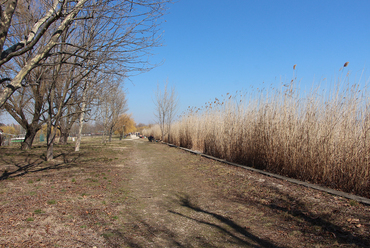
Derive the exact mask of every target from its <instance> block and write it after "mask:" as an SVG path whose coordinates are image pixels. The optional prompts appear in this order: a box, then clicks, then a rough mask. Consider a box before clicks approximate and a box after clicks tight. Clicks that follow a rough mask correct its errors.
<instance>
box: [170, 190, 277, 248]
mask: <svg viewBox="0 0 370 248" xmlns="http://www.w3.org/2000/svg"><path fill="white" fill-rule="evenodd" d="M179 201H180V205H181V206H183V207H186V208H188V209H191V210H193V211H195V212H198V213H203V214H206V215H209V216H211V217H213V218H214V219H216V220H217V221H219V222H221V223H222V224H224V225H226V228H225V227H222V226H221V225H219V224H215V223H211V222H209V221H205V220H201V219H197V218H193V217H190V216H186V215H184V214H182V213H179V212H176V211H172V210H169V212H170V213H173V214H177V215H179V216H182V217H184V218H187V219H190V220H193V221H196V222H198V223H200V224H204V225H208V226H210V227H212V228H215V229H217V230H218V231H219V232H221V233H224V234H225V235H226V236H228V237H230V238H232V239H234V240H235V244H236V245H243V246H246V247H248V246H249V247H273V248H279V247H280V246H278V245H275V244H273V243H271V242H270V241H267V240H264V239H261V238H259V237H257V236H255V235H254V234H252V233H250V232H248V231H247V230H248V229H246V228H243V227H242V226H240V225H238V224H237V223H235V222H234V221H232V220H230V219H228V218H226V217H224V216H222V215H220V214H216V213H212V212H210V211H207V210H204V209H202V208H200V207H199V206H197V205H196V204H194V203H192V202H191V201H190V199H189V196H187V195H184V196H180V199H179ZM227 227H229V228H227ZM230 228H231V229H232V231H229V230H227V229H230Z"/></svg>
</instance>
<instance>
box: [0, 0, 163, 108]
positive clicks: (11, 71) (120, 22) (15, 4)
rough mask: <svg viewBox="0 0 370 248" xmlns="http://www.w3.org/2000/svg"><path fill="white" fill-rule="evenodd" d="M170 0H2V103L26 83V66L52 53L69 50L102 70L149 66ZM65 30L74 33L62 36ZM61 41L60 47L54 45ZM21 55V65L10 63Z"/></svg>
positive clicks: (28, 68) (79, 61) (35, 64)
mask: <svg viewBox="0 0 370 248" xmlns="http://www.w3.org/2000/svg"><path fill="white" fill-rule="evenodd" d="M169 1H170V0H146V1H142V0H131V1H116V0H100V1H94V0H62V1H61V0H34V1H27V0H7V1H4V0H2V1H1V2H0V18H1V20H0V83H1V85H2V89H1V91H0V107H1V106H2V105H3V104H4V103H5V102H6V101H7V99H9V97H10V96H11V95H12V94H13V93H14V92H15V91H16V90H18V89H20V88H22V87H24V86H26V82H24V79H25V77H26V75H27V74H28V73H29V72H30V71H32V70H33V69H34V68H36V67H38V66H41V65H44V66H45V65H48V64H50V61H45V60H46V59H48V58H49V57H52V56H57V55H60V54H63V55H69V56H70V57H75V58H78V59H76V60H75V61H74V63H77V64H81V65H82V64H85V66H87V67H91V66H93V65H94V64H95V63H100V65H101V66H100V70H104V72H105V73H111V74H118V73H119V74H121V76H122V75H123V76H128V74H130V72H133V71H145V70H148V69H150V68H151V66H149V64H148V63H147V62H148V61H147V58H148V54H150V49H151V48H152V47H155V46H159V45H161V41H160V36H161V35H160V32H159V24H160V21H159V19H160V17H161V16H162V15H163V14H164V13H165V5H166V3H168V2H169ZM66 32H70V33H73V35H72V36H70V38H69V39H64V40H63V39H62V36H63V35H64V34H66ZM18 34H21V35H18ZM91 38H93V39H91ZM81 40H84V42H82V43H81ZM41 43H42V45H40V44H41ZM61 44H63V49H56V50H53V48H55V46H58V45H61ZM81 51H83V52H81ZM25 55H26V57H27V58H26V60H25V63H24V65H22V66H21V67H14V66H12V63H13V61H14V60H15V59H16V58H18V57H20V56H25ZM102 55H103V56H102ZM102 60H103V61H102ZM59 62H60V61H59ZM102 62H103V63H102ZM63 63H72V62H71V61H70V60H66V61H63Z"/></svg>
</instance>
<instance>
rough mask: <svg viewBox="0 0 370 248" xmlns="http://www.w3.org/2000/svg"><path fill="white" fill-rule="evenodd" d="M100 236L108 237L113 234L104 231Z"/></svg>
mask: <svg viewBox="0 0 370 248" xmlns="http://www.w3.org/2000/svg"><path fill="white" fill-rule="evenodd" d="M101 236H103V237H104V238H110V237H113V236H114V233H111V232H106V233H103V234H102V235H101Z"/></svg>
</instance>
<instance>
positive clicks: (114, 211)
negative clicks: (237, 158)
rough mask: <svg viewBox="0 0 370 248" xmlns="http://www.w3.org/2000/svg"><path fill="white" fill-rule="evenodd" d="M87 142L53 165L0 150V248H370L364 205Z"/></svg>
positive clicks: (144, 149) (142, 143) (206, 163)
mask: <svg viewBox="0 0 370 248" xmlns="http://www.w3.org/2000/svg"><path fill="white" fill-rule="evenodd" d="M87 141H89V142H90V143H87ZM87 141H85V143H84V145H83V146H82V149H81V152H80V153H74V152H72V151H73V146H72V145H71V147H68V146H67V147H57V154H58V155H57V159H55V161H53V162H52V163H50V162H45V161H43V160H42V159H40V158H41V157H42V156H43V155H42V154H43V153H44V152H45V149H44V147H42V146H40V147H39V148H34V149H33V150H31V151H27V152H23V151H20V150H16V149H11V148H1V151H0V155H1V156H0V172H1V171H3V172H2V175H1V176H0V179H1V180H0V196H1V197H0V207H1V208H0V217H1V219H0V247H90V248H92V247H96V248H104V247H294V248H295V247H370V207H369V206H364V205H362V204H359V203H357V202H355V201H351V200H346V199H343V198H340V197H335V196H332V195H329V194H327V193H322V192H320V191H316V190H312V189H308V188H305V187H303V186H299V185H294V184H290V183H288V182H286V181H282V180H278V179H274V178H270V177H267V176H264V175H261V174H258V173H255V172H251V171H247V170H243V169H241V168H236V167H233V166H229V165H225V164H222V163H219V162H215V161H213V160H209V159H206V158H204V157H201V156H199V155H194V154H190V153H187V152H185V151H182V150H180V149H176V148H171V147H168V146H166V145H162V144H158V143H150V142H148V141H147V140H146V139H145V140H144V139H126V140H122V141H118V140H115V141H114V142H112V143H109V144H101V142H100V140H99V139H97V140H96V141H90V140H87ZM58 149H59V150H58ZM5 169H6V175H5Z"/></svg>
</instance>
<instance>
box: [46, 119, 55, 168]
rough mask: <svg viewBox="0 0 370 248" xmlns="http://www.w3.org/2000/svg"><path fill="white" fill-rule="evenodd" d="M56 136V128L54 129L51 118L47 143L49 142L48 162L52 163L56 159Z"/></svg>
mask: <svg viewBox="0 0 370 248" xmlns="http://www.w3.org/2000/svg"><path fill="white" fill-rule="evenodd" d="M49 118H50V117H49ZM55 136H56V128H52V125H51V118H50V122H48V127H47V135H46V141H47V151H46V161H50V160H53V159H54V154H53V148H54V139H55Z"/></svg>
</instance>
